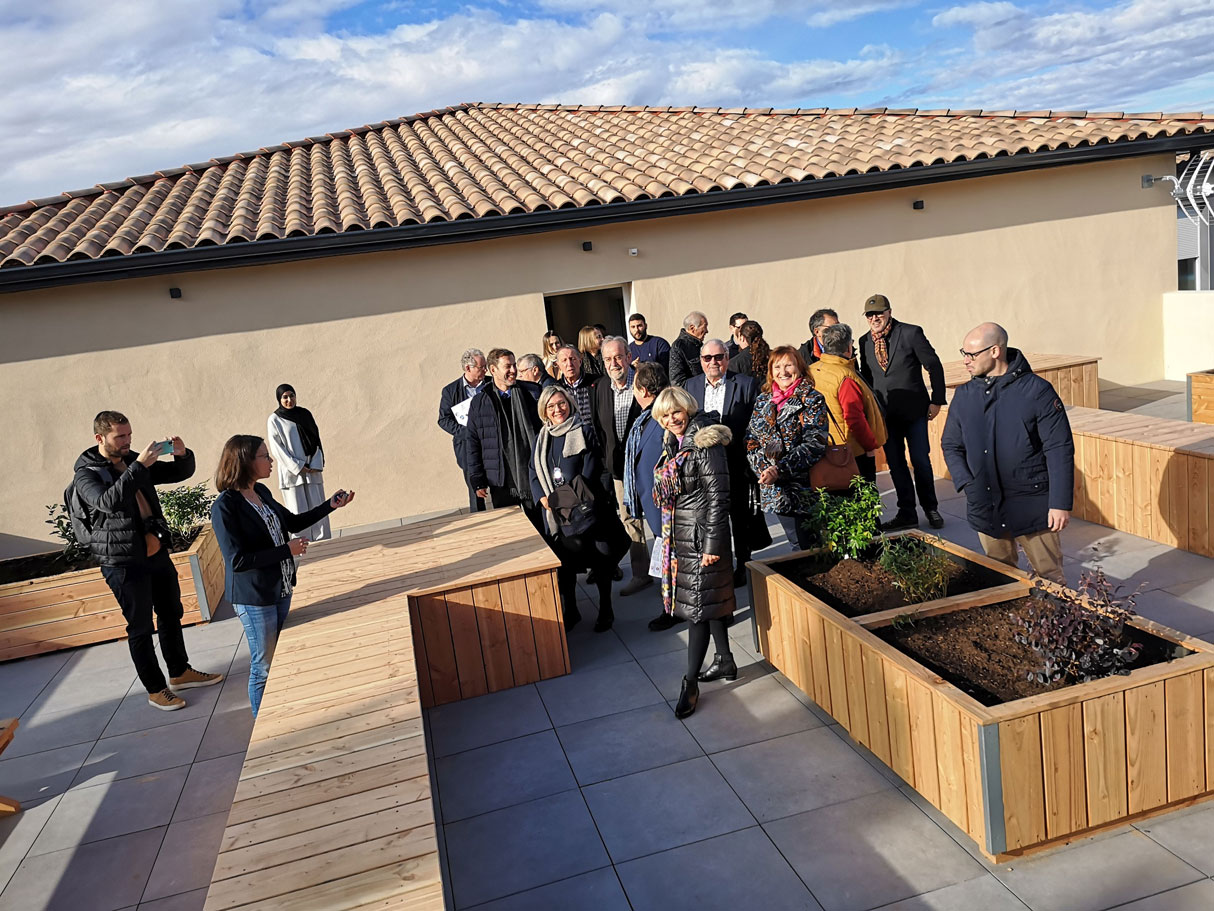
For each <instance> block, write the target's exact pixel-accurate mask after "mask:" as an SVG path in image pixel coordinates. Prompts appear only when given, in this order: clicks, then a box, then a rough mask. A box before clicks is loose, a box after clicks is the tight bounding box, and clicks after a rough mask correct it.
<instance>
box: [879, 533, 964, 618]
mask: <svg viewBox="0 0 1214 911" xmlns="http://www.w3.org/2000/svg"><path fill="white" fill-rule="evenodd" d="M937 540H939V539H937ZM880 563H881V566H882V568H883V569H885V571H886V572H888V573H889V574H890V575H891V576H893V577H894V584H895V585H896V586H898V588H899V589H900V590H901V592H902V593H903V594H904V595H906V598H907V600H908V601H910V602H911V603H919V602H921V601H934V600H935V599H936V598H942V597H944V593H945V592H946V591H947V590H948V580H949V576H950V574H951V571H952V569H953V566H954V564H953V561H952V560H951V559H950V558H949V556H948V554H947V553H946V552H945V551H944V550H942V549H940V548H939V547H935V546H933V544H932V542H930V541H926V540H924V539H923V538H919V537H916V536H915V535H903V536H902V537H899V538H887V539H886V541H885V545H884V546H883V547H882V548H881V559H880Z"/></svg>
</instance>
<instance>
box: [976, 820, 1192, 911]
mask: <svg viewBox="0 0 1214 911" xmlns="http://www.w3.org/2000/svg"><path fill="white" fill-rule="evenodd" d="M992 872H994V874H995V876H997V877H998V878H999V880H1000V881H1001V882H1002V883H1003V884H1004V885H1005V886H1007V887H1008V888H1009V889H1011V890H1012V892H1014V893H1015V894H1016V895H1017V896H1018V897H1019V898H1020V899H1021V900H1022V901H1023V902H1024V903H1025V904H1027V905H1028V906H1029V907H1030V908H1032V909H1033V911H1101V909H1104V908H1111V907H1113V906H1114V905H1119V904H1123V903H1125V902H1130V901H1134V900H1135V899H1139V898H1144V897H1146V896H1148V895H1154V894H1155V893H1157V892H1163V891H1164V890H1167V889H1173V888H1175V887H1177V886H1182V885H1185V884H1186V883H1191V882H1193V881H1194V880H1197V879H1201V878H1202V875H1201V873H1200V872H1199V871H1198V870H1196V869H1194V868H1193V867H1191V866H1189V865H1188V864H1186V863H1185V862H1184V861H1182V860H1180V859H1179V858H1178V857H1176V856H1175V855H1174V854H1172V853H1171V852H1170V851H1167V850H1165V849H1164V848H1161V847H1160V846H1159V845H1158V844H1156V843H1155V842H1153V841H1151V839H1149V838H1148V837H1147V836H1145V835H1143V834H1142V833H1141V832H1138V831H1136V830H1134V829H1130V830H1129V831H1127V832H1123V833H1121V834H1119V835H1115V836H1113V837H1112V838H1105V839H1093V840H1091V841H1086V842H1084V843H1081V844H1078V845H1074V846H1070V847H1065V848H1059V849H1058V850H1057V851H1051V852H1049V853H1048V854H1041V855H1036V856H1032V857H1026V858H1023V859H1021V860H1019V861H1017V862H1016V863H1014V864H1012V865H1011V866H1002V865H1001V866H999V867H996V868H994V870H993V871H992Z"/></svg>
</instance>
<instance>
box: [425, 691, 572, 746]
mask: <svg viewBox="0 0 1214 911" xmlns="http://www.w3.org/2000/svg"><path fill="white" fill-rule="evenodd" d="M426 716H427V719H428V723H429V725H430V733H431V743H432V746H433V754H434V756H435V757H439V756H450V755H451V754H452V753H459V752H462V751H463V750H471V749H475V748H476V747H482V746H487V745H488V744H491V743H498V742H500V741H502V740H510V739H511V738H513V737H521V736H523V735H524V734H535V733H537V732H539V731H546V730H548V729H549V728H551V727H552V722H551V721H550V720H549V718H548V713H547V712H546V711H545V710H544V703H543V702H542V701H541V700H540V694H539V693H538V692H537V691H536V689H535V687H534V686H516V687H514V688H513V689H509V690H502V691H501V692H499V693H490V694H489V695H487V696H477V697H476V698H475V699H464V700H462V701H460V702H452V703H449V704H447V705H440V706H436V707H435V708H432V709H428V710H427V711H426Z"/></svg>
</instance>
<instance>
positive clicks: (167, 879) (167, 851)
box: [143, 810, 228, 901]
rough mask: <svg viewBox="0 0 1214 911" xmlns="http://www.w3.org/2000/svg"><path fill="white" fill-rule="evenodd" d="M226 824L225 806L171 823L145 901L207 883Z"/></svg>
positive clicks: (149, 878) (202, 886)
mask: <svg viewBox="0 0 1214 911" xmlns="http://www.w3.org/2000/svg"><path fill="white" fill-rule="evenodd" d="M227 824H228V813H227V811H226V810H225V811H224V812H222V813H215V814H214V815H211V816H201V817H199V818H198V819H188V820H184V821H182V822H175V823H173V824H172V825H171V826H169V830H168V832H166V833H165V836H164V845H163V846H162V847H161V849H160V855H159V856H158V857H157V858H156V864H155V866H153V867H152V874H151V876H149V877H148V882H147V886H146V887H145V888H144V890H143V899H144V901H149V900H151V899H154V898H164V897H166V896H169V895H177V894H178V893H181V892H191V891H193V890H195V889H202V888H206V887H208V886H209V885H210V884H211V874H212V873H214V872H215V858H216V857H218V856H219V844H220V842H221V841H222V840H223V830H224V827H225V826H226V825H227Z"/></svg>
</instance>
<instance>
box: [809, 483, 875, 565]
mask: <svg viewBox="0 0 1214 911" xmlns="http://www.w3.org/2000/svg"><path fill="white" fill-rule="evenodd" d="M881 509H882V505H881V494H880V492H879V491H878V490H877V488H876V486H875V485H873V484H870V483H868V481H866V480H864V479H863V478H861V477H855V478H852V481H851V489H850V492H849V493H846V494H833V493H828V492H827V491H825V490H820V491H818V498H817V500H816V501H815V502H814V503H813V505H812V506H811V507H810V511H809V518H810V522H811V523H812V524H813V526H814V531H815V532H816V533H817V535H818V536H819V537H820V538H821V540H822V544H823V545H824V546H825V547H826V548H827V549H828V550H830V551H831V552H832V553H836V554H838V555H839V556H840V557H842V558H844V559H847V558H849V557H850V558H851V559H853V560H854V559H859V557H860V554H862V553H863V552H864V550H865V549H866V548H867V547H868V546H869V545H870V544H872V543H873V538H875V537H876V536H877V525H878V520H879V519H880V518H881Z"/></svg>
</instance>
